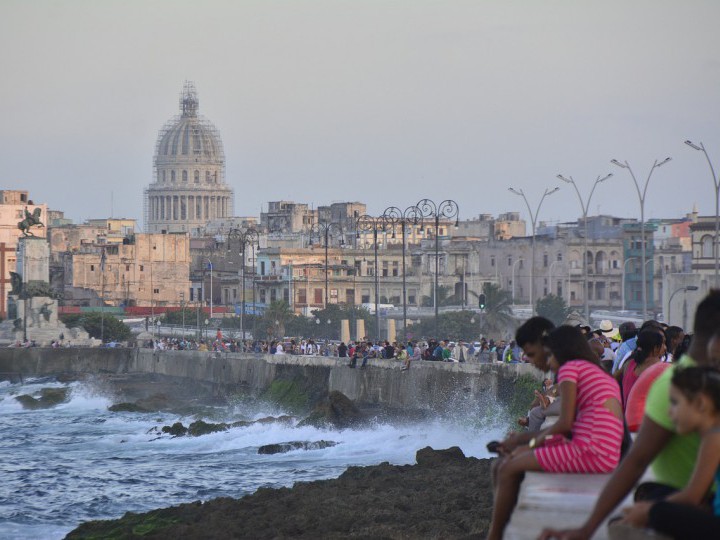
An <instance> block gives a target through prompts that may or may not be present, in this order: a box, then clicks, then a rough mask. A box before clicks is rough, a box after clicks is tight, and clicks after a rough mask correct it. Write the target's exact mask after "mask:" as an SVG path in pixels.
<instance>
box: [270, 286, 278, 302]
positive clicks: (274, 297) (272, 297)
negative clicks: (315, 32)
mask: <svg viewBox="0 0 720 540" xmlns="http://www.w3.org/2000/svg"><path fill="white" fill-rule="evenodd" d="M276 300H277V291H276V290H275V289H270V301H271V302H275V301H276Z"/></svg>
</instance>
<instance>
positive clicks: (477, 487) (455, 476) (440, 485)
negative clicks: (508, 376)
mask: <svg viewBox="0 0 720 540" xmlns="http://www.w3.org/2000/svg"><path fill="white" fill-rule="evenodd" d="M433 453H434V454H435V455H436V456H440V457H443V458H444V459H438V460H437V463H436V466H433V467H427V466H418V465H390V464H388V463H383V464H381V465H377V466H373V467H350V468H349V469H348V470H347V471H346V472H345V473H343V474H342V475H341V476H340V477H339V478H337V479H334V480H322V481H315V482H298V483H296V484H295V485H294V486H293V487H292V488H291V489H288V488H281V489H268V488H261V489H258V490H257V491H256V492H255V493H254V494H252V495H248V496H246V497H243V498H242V499H238V500H235V499H230V498H219V499H214V500H211V501H206V502H204V503H198V502H195V503H189V504H183V505H180V506H175V507H172V508H165V509H162V510H154V511H152V512H148V513H145V514H132V513H128V514H126V515H125V516H123V517H122V518H121V519H118V520H112V521H95V522H90V523H85V524H83V525H81V526H80V527H78V528H77V529H75V530H74V531H72V532H71V533H70V534H69V535H68V536H67V537H66V538H68V539H80V538H85V539H89V538H109V537H112V538H140V537H151V538H182V539H183V540H195V539H198V540H199V539H201V538H202V539H206V538H213V539H218V540H224V539H233V538H253V539H258V540H264V539H267V540H270V539H275V538H290V537H292V538H308V539H309V538H312V539H313V540H315V539H323V540H324V539H338V538H348V539H354V540H358V539H370V538H372V539H385V538H387V539H397V540H400V539H408V538H443V539H457V540H460V539H463V540H470V539H480V538H484V537H485V535H486V534H487V530H488V525H489V523H490V516H491V513H492V486H491V483H490V464H491V460H487V459H484V460H478V459H475V458H463V459H462V460H461V459H460V454H458V452H457V451H455V450H451V451H450V452H443V451H438V452H434V451H433ZM422 455H423V456H429V455H430V451H426V450H423V451H422ZM421 459H423V458H421ZM140 533H142V535H145V536H142V535H141V534H140Z"/></svg>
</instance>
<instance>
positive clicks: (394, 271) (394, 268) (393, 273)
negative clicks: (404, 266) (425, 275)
mask: <svg viewBox="0 0 720 540" xmlns="http://www.w3.org/2000/svg"><path fill="white" fill-rule="evenodd" d="M399 274H400V272H399V270H398V263H397V262H393V267H392V275H393V276H395V277H397V276H398V275H399Z"/></svg>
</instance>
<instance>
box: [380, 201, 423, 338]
mask: <svg viewBox="0 0 720 540" xmlns="http://www.w3.org/2000/svg"><path fill="white" fill-rule="evenodd" d="M383 216H385V218H386V219H387V221H388V222H389V223H390V225H391V226H392V237H393V238H395V225H396V224H399V225H400V234H402V290H403V332H404V333H405V334H407V283H406V281H405V244H406V241H405V239H406V236H407V233H406V226H407V225H410V226H413V227H414V226H416V225H418V224H422V210H420V208H418V207H417V206H408V207H407V208H406V209H405V211H402V210H400V209H399V208H398V207H397V206H390V207H389V208H386V209H385V212H383Z"/></svg>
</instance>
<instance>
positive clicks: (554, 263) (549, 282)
mask: <svg viewBox="0 0 720 540" xmlns="http://www.w3.org/2000/svg"><path fill="white" fill-rule="evenodd" d="M556 264H562V261H553V262H551V263H550V268H549V269H548V285H549V286H550V291H551V293H552V294H555V293H554V292H552V291H553V290H554V287H553V277H552V275H553V268H554V267H555V265H556Z"/></svg>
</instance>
